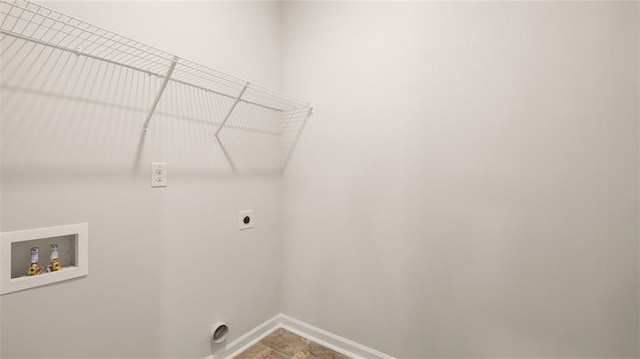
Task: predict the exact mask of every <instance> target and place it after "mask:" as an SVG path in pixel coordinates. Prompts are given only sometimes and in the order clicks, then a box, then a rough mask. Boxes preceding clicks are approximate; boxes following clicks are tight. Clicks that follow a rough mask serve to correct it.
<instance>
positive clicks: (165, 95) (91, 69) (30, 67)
mask: <svg viewBox="0 0 640 359" xmlns="http://www.w3.org/2000/svg"><path fill="white" fill-rule="evenodd" d="M0 55H1V61H2V68H1V70H0V71H1V72H0V86H1V87H2V88H3V89H9V90H16V91H18V90H27V88H28V90H29V91H31V92H38V93H42V94H45V95H49V96H58V97H61V98H73V99H76V100H82V101H89V102H94V103H98V104H102V105H110V106H120V107H123V108H128V109H130V110H135V111H139V112H144V113H146V115H145V116H142V117H143V120H141V125H142V126H141V127H142V128H141V130H143V131H144V133H148V132H149V129H150V128H152V123H151V121H152V119H154V118H155V117H162V116H164V117H172V118H183V119H184V118H186V119H190V120H195V121H200V122H208V123H210V124H212V125H215V130H213V131H212V133H211V138H212V140H216V141H217V142H218V143H219V145H220V147H221V149H222V151H223V153H224V155H225V157H226V159H227V160H228V161H229V164H230V166H231V167H232V168H233V169H234V171H235V170H237V169H238V167H239V166H241V165H242V163H241V162H242V161H243V159H247V158H251V157H252V154H251V153H249V152H255V153H254V154H253V157H255V156H258V157H259V156H261V155H262V154H264V153H265V149H266V148H267V147H268V148H269V150H268V151H267V152H272V153H274V156H275V159H274V160H273V161H272V162H273V165H274V166H275V167H278V168H280V169H284V167H285V166H286V163H287V161H288V158H289V156H290V155H291V152H292V151H293V148H294V147H295V144H296V142H297V139H298V137H299V136H300V133H301V132H302V129H303V128H304V125H305V123H306V121H307V119H308V118H309V117H310V116H311V114H313V103H311V102H308V101H304V100H300V99H297V98H295V97H292V96H289V95H287V94H284V93H281V92H278V91H275V90H272V89H269V88H266V87H263V86H260V85H257V84H254V83H251V82H249V81H246V80H243V79H240V78H238V77H235V76H232V75H229V74H226V73H224V72H222V71H218V70H215V69H212V68H209V67H206V66H203V65H201V64H198V63H195V62H193V61H189V60H187V59H183V58H179V57H178V56H176V55H173V54H170V53H168V52H165V51H162V50H159V49H157V48H154V47H152V46H149V45H146V44H143V43H140V42H138V41H135V40H133V39H130V38H127V37H125V36H122V35H119V34H116V33H114V32H111V31H108V30H105V29H103V28H100V27H98V26H95V25H92V24H89V23H86V22H84V21H82V20H79V19H76V18H74V17H71V16H68V15H65V14H62V13H60V12H57V11H55V10H52V9H49V8H47V7H44V6H41V5H38V4H35V3H33V2H30V1H26V0H0ZM114 78H116V79H117V81H116V80H113V79H114ZM109 79H110V80H111V86H110V85H109V84H106V85H105V84H104V82H106V81H107V80H109ZM101 81H102V84H100V85H96V83H100V82H101ZM247 134H250V135H249V137H250V138H252V141H253V143H254V144H258V145H256V146H244V145H243V146H235V147H237V148H242V150H240V151H234V150H233V149H232V148H228V147H234V146H227V147H225V142H227V144H230V143H231V142H233V141H236V142H237V141H242V136H247ZM247 148H250V150H248V149H247ZM249 162H250V161H249ZM254 162H255V161H254Z"/></svg>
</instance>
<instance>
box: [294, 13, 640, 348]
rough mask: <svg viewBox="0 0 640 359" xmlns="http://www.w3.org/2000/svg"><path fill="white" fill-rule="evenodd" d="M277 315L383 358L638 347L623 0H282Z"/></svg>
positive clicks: (632, 40)
mask: <svg viewBox="0 0 640 359" xmlns="http://www.w3.org/2000/svg"><path fill="white" fill-rule="evenodd" d="M283 19H284V21H285V26H284V28H283V34H284V49H285V55H284V60H285V62H284V66H283V69H284V76H285V80H284V81H285V87H286V90H287V91H292V92H295V93H298V94H300V95H304V96H307V97H309V98H313V99H314V100H315V101H316V104H317V112H316V115H314V117H313V120H312V121H310V122H309V124H308V125H307V127H306V129H305V132H304V133H303V136H302V140H301V141H300V143H299V146H298V148H297V150H296V152H294V155H293V157H292V160H291V162H290V165H289V167H288V168H287V172H286V174H285V182H284V188H285V190H284V191H285V192H284V193H285V197H286V200H285V204H284V208H285V215H284V217H285V218H287V223H286V225H285V227H284V228H285V260H286V262H285V267H284V268H285V270H284V284H283V288H284V290H283V293H284V296H285V307H284V308H285V310H284V312H285V313H287V314H289V315H292V316H294V317H296V318H299V319H301V320H304V321H307V322H310V323H312V324H314V325H316V326H319V327H321V328H324V329H327V330H329V331H332V332H335V333H337V334H339V335H342V336H345V337H347V338H350V339H352V340H355V341H357V342H360V343H363V344H365V345H367V346H370V347H373V348H376V349H378V350H381V351H384V352H387V353H389V354H391V355H394V356H396V357H400V358H428V357H510V358H513V357H582V358H584V357H637V356H638V337H639V333H638V310H639V309H638V200H637V199H638V107H637V102H638V83H637V79H638V76H637V75H638V31H637V24H638V11H637V4H636V3H630V2H627V3H621V2H619V3H613V2H606V3H605V2H588V3H587V2H571V3H569V2H556V3H552V2H543V3H538V2H492V3H458V2H456V3H431V2H430V3H308V2H305V3H287V4H286V5H284V7H283Z"/></svg>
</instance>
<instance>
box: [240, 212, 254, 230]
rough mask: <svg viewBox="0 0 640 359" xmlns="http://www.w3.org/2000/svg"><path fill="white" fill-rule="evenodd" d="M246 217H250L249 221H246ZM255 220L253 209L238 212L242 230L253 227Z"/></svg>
mask: <svg viewBox="0 0 640 359" xmlns="http://www.w3.org/2000/svg"><path fill="white" fill-rule="evenodd" d="M245 217H249V223H244V219H245ZM253 222H254V218H253V210H252V209H248V210H245V211H240V212H238V229H240V230H242V229H249V228H253Z"/></svg>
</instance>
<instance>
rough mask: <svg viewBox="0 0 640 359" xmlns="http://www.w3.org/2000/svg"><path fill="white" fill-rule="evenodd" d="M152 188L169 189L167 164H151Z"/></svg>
mask: <svg viewBox="0 0 640 359" xmlns="http://www.w3.org/2000/svg"><path fill="white" fill-rule="evenodd" d="M151 187H167V163H166V162H151Z"/></svg>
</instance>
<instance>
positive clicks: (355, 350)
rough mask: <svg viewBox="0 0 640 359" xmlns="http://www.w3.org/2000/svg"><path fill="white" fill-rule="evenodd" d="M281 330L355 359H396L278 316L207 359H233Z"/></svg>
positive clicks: (322, 330)
mask: <svg viewBox="0 0 640 359" xmlns="http://www.w3.org/2000/svg"><path fill="white" fill-rule="evenodd" d="M278 328H284V329H286V330H288V331H290V332H292V333H295V334H298V335H300V336H301V337H304V338H307V339H309V340H311V341H314V342H316V343H318V344H320V345H324V346H325V347H327V348H330V349H333V350H335V351H337V352H339V353H342V354H344V355H346V356H349V357H351V358H354V359H365V358H366V359H395V358H394V357H392V356H391V355H388V354H385V353H382V352H380V351H377V350H375V349H372V348H369V347H367V346H365V345H362V344H360V343H356V342H354V341H352V340H349V339H347V338H343V337H341V336H339V335H337V334H333V333H331V332H328V331H326V330H324V329H320V328H318V327H315V326H313V325H311V324H309V323H305V322H303V321H301V320H298V319H295V318H293V317H290V316H288V315H286V314H278V315H276V316H274V317H273V318H271V319H269V320H267V321H265V322H264V323H262V324H260V325H258V326H257V327H255V328H253V329H252V330H250V331H249V332H247V333H245V334H244V335H242V336H241V337H239V338H238V339H236V340H234V341H233V342H231V343H229V344H228V345H227V346H226V347H225V348H224V349H223V350H220V351H219V352H217V353H215V354H212V355H210V356H208V357H207V358H206V359H231V358H233V357H234V356H236V355H238V354H240V353H242V352H243V351H245V350H246V349H248V348H249V347H251V346H252V345H254V344H256V343H257V342H259V341H260V340H262V338H264V337H266V336H267V335H269V334H271V333H272V332H273V331H275V330H276V329H278Z"/></svg>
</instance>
